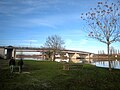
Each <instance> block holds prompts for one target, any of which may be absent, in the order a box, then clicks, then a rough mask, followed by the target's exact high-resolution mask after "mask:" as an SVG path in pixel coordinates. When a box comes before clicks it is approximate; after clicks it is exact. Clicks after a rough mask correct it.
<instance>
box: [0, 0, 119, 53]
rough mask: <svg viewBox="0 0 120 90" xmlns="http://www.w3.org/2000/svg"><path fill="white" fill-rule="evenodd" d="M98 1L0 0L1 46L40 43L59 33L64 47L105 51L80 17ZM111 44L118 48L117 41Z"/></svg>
mask: <svg viewBox="0 0 120 90" xmlns="http://www.w3.org/2000/svg"><path fill="white" fill-rule="evenodd" d="M98 1H105V0H0V46H8V45H12V46H25V47H26V46H27V47H41V46H43V45H44V43H45V41H46V38H47V37H48V36H51V35H59V36H60V37H61V38H62V39H63V40H64V42H65V48H66V49H70V50H80V51H87V52H92V53H98V50H104V51H105V52H106V51H107V48H106V47H107V46H106V44H104V43H101V42H99V41H97V40H94V39H91V38H89V37H88V33H87V32H85V30H84V29H85V28H86V29H87V27H86V24H85V22H83V20H82V19H81V18H80V15H81V13H85V12H87V11H89V10H90V8H94V7H96V6H97V2H98ZM109 1H110V2H117V0H109ZM111 46H113V47H114V48H115V49H119V47H120V43H114V44H111Z"/></svg>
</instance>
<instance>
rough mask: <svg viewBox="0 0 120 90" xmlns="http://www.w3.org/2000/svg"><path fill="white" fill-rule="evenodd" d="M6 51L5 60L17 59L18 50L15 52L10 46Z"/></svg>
mask: <svg viewBox="0 0 120 90" xmlns="http://www.w3.org/2000/svg"><path fill="white" fill-rule="evenodd" d="M5 49H6V50H7V53H6V58H5V59H11V58H12V57H13V58H14V59H15V57H16V50H15V48H14V47H12V46H8V47H6V48H5Z"/></svg>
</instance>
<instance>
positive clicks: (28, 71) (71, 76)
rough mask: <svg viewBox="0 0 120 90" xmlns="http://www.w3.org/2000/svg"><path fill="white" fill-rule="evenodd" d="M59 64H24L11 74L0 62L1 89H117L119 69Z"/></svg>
mask: <svg viewBox="0 0 120 90" xmlns="http://www.w3.org/2000/svg"><path fill="white" fill-rule="evenodd" d="M62 65H63V64H62V63H58V62H51V61H29V60H27V61H24V67H23V73H21V74H19V73H17V72H18V69H17V68H16V69H15V72H14V73H13V74H10V72H9V67H8V61H6V60H0V66H1V67H0V82H1V84H0V90H46V89H47V90H96V89H97V90H120V70H112V71H111V72H109V71H108V69H104V68H98V67H96V66H94V65H90V64H83V68H82V69H81V70H63V69H62V68H63V67H62Z"/></svg>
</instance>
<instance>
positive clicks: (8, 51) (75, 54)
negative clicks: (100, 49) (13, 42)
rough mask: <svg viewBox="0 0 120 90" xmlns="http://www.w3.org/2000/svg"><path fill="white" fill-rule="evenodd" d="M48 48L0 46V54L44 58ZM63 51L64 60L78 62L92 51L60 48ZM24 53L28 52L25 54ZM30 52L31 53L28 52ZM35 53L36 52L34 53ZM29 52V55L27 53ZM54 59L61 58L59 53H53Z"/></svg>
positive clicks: (7, 56) (16, 57)
mask: <svg viewBox="0 0 120 90" xmlns="http://www.w3.org/2000/svg"><path fill="white" fill-rule="evenodd" d="M49 50H50V49H48V48H33V47H13V46H0V56H1V57H3V58H4V59H10V58H11V57H14V58H15V59H18V58H20V57H21V55H22V58H25V57H27V58H31V57H32V58H37V59H41V60H45V59H46V54H45V52H47V51H49ZM61 52H64V56H65V57H66V59H65V60H68V61H72V62H75V63H78V62H80V59H86V60H87V61H89V60H90V58H92V57H93V53H90V52H84V51H77V50H66V49H64V50H61ZM24 53H28V54H27V55H25V54H24ZM30 53H32V54H30ZM36 53H37V54H36ZM29 54H30V55H29ZM55 58H56V60H61V61H62V60H63V61H64V59H61V56H60V55H59V54H56V55H55Z"/></svg>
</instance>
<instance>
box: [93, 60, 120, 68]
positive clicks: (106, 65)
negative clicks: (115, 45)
mask: <svg viewBox="0 0 120 90" xmlns="http://www.w3.org/2000/svg"><path fill="white" fill-rule="evenodd" d="M91 64H93V65H96V66H97V67H104V68H109V62H108V61H94V62H92V63H91ZM111 67H112V68H113V69H120V60H115V61H111Z"/></svg>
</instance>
